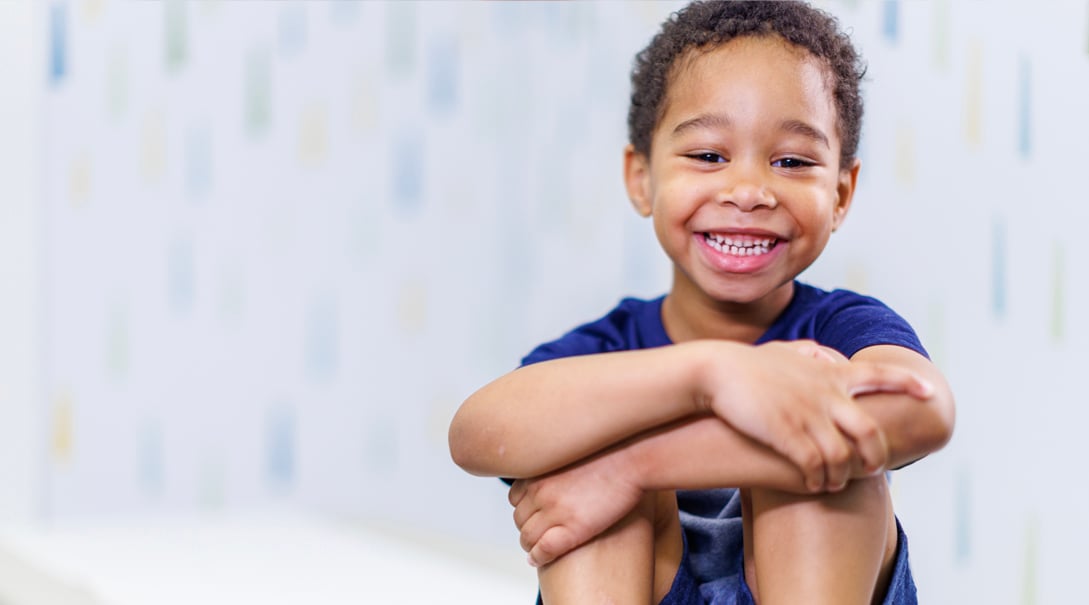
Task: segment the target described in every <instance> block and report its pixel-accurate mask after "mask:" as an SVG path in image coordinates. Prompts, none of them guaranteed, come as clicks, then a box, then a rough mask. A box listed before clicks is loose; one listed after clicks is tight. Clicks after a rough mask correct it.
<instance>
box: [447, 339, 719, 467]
mask: <svg viewBox="0 0 1089 605" xmlns="http://www.w3.org/2000/svg"><path fill="white" fill-rule="evenodd" d="M740 347H741V345H736V344H734V343H725V342H716V343H707V342H703V343H687V344H681V345H675V346H670V347H662V348H656V349H647V350H640V351H625V352H619V353H605V354H600V355H586V356H581V357H569V358H564V359H557V360H553V361H547V362H543V363H538V364H534V365H530V366H526V367H523V368H519V369H518V370H515V371H514V372H511V373H509V374H507V375H505V376H503V377H501V378H499V379H498V380H495V381H494V382H492V383H490V384H488V385H486V386H485V387H483V388H481V389H480V390H479V391H477V392H476V393H474V394H473V395H472V396H470V397H469V399H467V400H466V401H465V403H464V404H462V406H461V408H460V409H459V410H458V412H457V414H456V415H455V417H454V420H453V422H452V423H451V425H450V450H451V454H452V456H453V457H454V461H455V462H456V463H457V464H458V465H459V466H461V467H462V468H464V469H465V470H467V471H469V472H471V473H474V474H478V475H494V476H504V477H512V478H521V477H535V476H539V475H542V474H544V473H547V472H549V471H552V470H555V469H558V468H561V467H563V466H566V465H568V464H570V463H572V462H575V461H578V460H581V459H583V458H585V457H586V456H589V455H591V454H593V453H596V452H598V451H601V450H603V449H605V448H607V447H609V446H610V445H613V444H615V443H617V442H619V441H622V440H624V439H626V438H628V437H630V436H632V435H636V434H639V433H642V432H644V431H647V430H648V429H652V428H654V427H657V426H661V425H664V424H669V423H672V422H675V421H677V420H678V419H681V418H684V417H687V416H690V415H692V414H695V413H698V412H699V411H700V407H699V402H698V394H697V392H696V388H695V381H696V373H697V371H698V366H699V364H700V360H701V359H702V358H705V357H706V356H707V355H708V354H709V353H712V352H713V354H715V355H729V354H730V352H731V351H735V350H736V351H740Z"/></svg>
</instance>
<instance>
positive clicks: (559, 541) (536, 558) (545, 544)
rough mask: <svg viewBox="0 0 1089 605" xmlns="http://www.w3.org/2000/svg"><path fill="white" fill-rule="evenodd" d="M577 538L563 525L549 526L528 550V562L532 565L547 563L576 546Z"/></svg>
mask: <svg viewBox="0 0 1089 605" xmlns="http://www.w3.org/2000/svg"><path fill="white" fill-rule="evenodd" d="M578 545H579V544H578V540H577V539H576V538H575V534H574V533H573V532H571V530H569V529H567V528H566V527H563V526H556V527H552V528H549V529H548V531H546V532H545V533H543V534H541V538H540V539H539V540H538V541H537V543H536V544H535V545H534V546H533V548H532V549H531V550H530V551H529V558H528V560H529V564H530V565H532V566H534V567H540V566H542V565H548V564H549V563H551V562H553V561H555V560H556V559H558V558H560V557H562V556H563V555H565V554H567V553H569V552H571V551H572V550H574V549H575V547H577V546H578Z"/></svg>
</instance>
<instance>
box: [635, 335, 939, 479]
mask: <svg viewBox="0 0 1089 605" xmlns="http://www.w3.org/2000/svg"><path fill="white" fill-rule="evenodd" d="M855 360H861V361H870V362H878V363H888V364H895V365H900V366H904V367H907V368H908V369H910V370H911V371H913V372H916V373H918V375H920V376H921V377H924V378H925V379H926V380H927V381H928V382H929V383H931V384H932V385H933V386H934V392H933V395H932V396H931V397H929V398H928V399H923V400H920V399H919V398H917V397H914V396H910V395H906V394H902V393H871V394H867V395H861V396H859V397H858V398H857V399H856V401H857V402H858V405H859V406H860V407H861V408H862V410H863V411H864V412H866V413H867V414H868V415H870V416H871V417H872V418H873V420H874V422H875V424H876V425H877V427H878V429H879V430H880V431H881V432H882V433H883V434H884V436H885V444H886V446H887V448H888V458H887V463H886V465H885V468H886V469H893V468H899V467H901V466H903V465H905V464H908V463H910V462H912V461H914V460H917V459H919V458H921V457H923V456H925V455H927V454H929V453H931V452H933V451H936V450H938V449H940V448H941V447H942V446H943V445H945V443H946V442H948V440H949V438H950V436H951V434H952V429H953V422H954V403H953V396H952V393H951V392H950V389H949V386H948V384H947V383H946V382H945V379H944V378H943V377H942V375H941V373H940V372H938V371H937V369H936V368H934V366H933V365H932V364H931V363H930V362H929V361H927V360H926V359H925V358H923V357H922V356H920V355H918V354H916V353H914V352H911V351H908V350H907V349H902V348H900V347H886V346H880V347H873V348H870V349H866V350H864V351H862V352H860V353H859V354H857V355H856V356H855ZM615 455H617V456H622V457H624V460H623V461H622V464H623V465H624V466H625V467H626V468H629V469H631V470H632V472H633V473H634V474H635V478H634V481H635V482H637V484H638V485H640V486H641V487H642V488H644V489H709V488H716V487H764V488H771V489H778V490H783V491H789V492H795V493H806V492H808V491H811V490H808V489H807V488H806V486H805V479H804V476H803V473H802V472H801V470H800V469H799V468H798V466H797V465H795V464H793V463H792V462H791V461H789V460H788V459H787V458H786V457H784V456H783V455H781V454H780V453H778V452H776V451H775V450H773V449H771V448H769V447H767V446H765V445H763V444H762V443H760V442H758V441H756V440H755V439H752V438H751V437H749V436H747V435H745V434H744V433H742V432H740V431H738V430H736V429H734V428H733V427H731V426H730V425H729V424H728V423H726V422H723V421H722V420H720V419H719V418H717V417H713V416H705V417H702V418H697V419H692V420H689V421H684V422H679V423H675V424H673V425H671V426H669V427H663V428H660V429H658V430H655V431H651V432H648V433H645V434H644V435H641V436H639V437H637V438H634V439H632V440H631V441H629V442H628V443H627V444H625V445H624V447H622V448H617V449H616V450H615ZM867 474H868V473H867V471H866V470H865V469H863V468H862V464H861V463H860V461H859V460H858V459H857V457H856V458H855V459H854V460H853V461H852V464H851V469H850V473H849V476H850V478H859V477H863V476H866V475H867Z"/></svg>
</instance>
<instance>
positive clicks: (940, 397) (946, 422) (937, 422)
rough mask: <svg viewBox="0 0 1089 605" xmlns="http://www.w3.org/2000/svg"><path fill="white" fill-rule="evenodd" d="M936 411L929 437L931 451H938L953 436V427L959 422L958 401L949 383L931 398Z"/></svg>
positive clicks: (942, 386) (943, 385)
mask: <svg viewBox="0 0 1089 605" xmlns="http://www.w3.org/2000/svg"><path fill="white" fill-rule="evenodd" d="M930 403H931V406H932V409H933V412H934V422H933V423H932V430H931V431H930V433H931V434H930V435H929V439H928V441H929V442H930V448H929V450H930V451H931V452H936V451H938V450H940V449H942V448H943V447H945V446H946V444H948V443H949V441H950V440H952V438H953V429H954V428H955V426H956V422H957V412H956V402H955V400H954V398H953V392H952V391H951V390H950V388H949V385H947V384H942V385H941V387H939V388H938V390H937V392H936V393H935V395H934V398H933V399H931V402H930Z"/></svg>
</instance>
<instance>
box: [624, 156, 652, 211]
mask: <svg viewBox="0 0 1089 605" xmlns="http://www.w3.org/2000/svg"><path fill="white" fill-rule="evenodd" d="M624 187H625V188H627V190H628V199H629V200H631V205H632V207H634V208H635V211H636V212H638V213H639V216H642V217H648V216H650V213H651V211H652V210H653V209H654V208H653V205H652V204H651V196H650V160H649V159H648V158H647V156H646V155H644V154H642V153H639V152H638V151H636V150H635V147H632V146H631V145H628V146H626V147H624Z"/></svg>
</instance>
